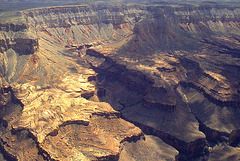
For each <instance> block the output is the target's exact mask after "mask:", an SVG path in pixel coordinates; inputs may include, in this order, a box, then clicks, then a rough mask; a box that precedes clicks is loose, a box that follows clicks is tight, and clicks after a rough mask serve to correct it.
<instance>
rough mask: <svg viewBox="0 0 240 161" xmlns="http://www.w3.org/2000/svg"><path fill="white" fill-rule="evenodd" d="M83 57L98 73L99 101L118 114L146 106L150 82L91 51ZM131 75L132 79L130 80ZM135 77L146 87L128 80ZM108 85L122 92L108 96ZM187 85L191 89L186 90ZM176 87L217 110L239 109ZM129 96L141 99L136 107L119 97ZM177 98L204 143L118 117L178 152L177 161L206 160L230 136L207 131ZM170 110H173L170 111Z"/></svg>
mask: <svg viewBox="0 0 240 161" xmlns="http://www.w3.org/2000/svg"><path fill="white" fill-rule="evenodd" d="M86 54H87V55H86V56H85V59H86V60H87V61H89V60H90V61H89V63H90V65H91V67H92V69H94V70H95V71H96V72H97V73H98V77H97V87H98V91H99V92H98V95H99V98H100V100H102V101H105V102H108V103H110V104H111V105H112V106H113V107H114V108H115V109H116V110H118V111H120V112H122V111H124V110H125V109H126V108H129V107H131V106H136V105H139V104H142V105H143V106H145V105H146V103H144V102H145V101H144V95H145V94H146V89H148V88H151V86H152V85H153V84H152V83H150V82H151V81H150V82H149V81H148V80H149V79H147V78H146V77H143V76H141V75H138V74H140V73H138V74H137V73H136V72H134V71H130V70H129V69H127V68H126V67H124V66H122V65H118V64H117V63H116V62H114V61H113V60H112V59H111V58H110V57H105V56H103V55H102V54H100V53H98V52H96V51H94V50H92V49H89V50H87V52H86ZM93 57H94V58H93ZM100 59H104V61H103V60H100ZM92 60H94V61H96V62H97V61H98V60H100V61H99V62H102V63H101V65H99V66H94V65H93V64H92V63H91V62H92ZM130 75H134V76H130ZM126 77H127V81H126ZM134 77H138V78H139V77H140V78H144V79H142V81H141V82H144V81H145V82H146V84H145V83H144V84H145V85H139V84H137V83H136V82H135V81H134V80H131V79H129V78H134ZM103 82H105V83H103ZM116 82H117V83H116ZM111 83H113V84H114V85H117V86H118V87H116V88H122V89H123V90H121V92H120V93H118V94H117V95H114V92H109V91H111V90H113V89H111V87H110V86H111ZM188 84H190V85H189V86H188ZM177 86H182V88H194V89H196V90H198V91H199V92H201V93H203V95H204V96H205V97H206V99H208V100H209V101H211V102H213V103H214V104H215V103H216V104H218V105H220V106H224V105H229V106H235V108H238V105H237V104H238V103H227V102H221V101H219V100H216V99H214V98H212V97H211V96H210V95H208V94H207V93H205V92H204V90H203V89H201V88H197V87H195V86H194V85H192V84H191V83H186V82H180V83H179V85H177ZM177 88H178V87H176V93H178V91H177ZM124 89H125V90H124ZM132 92H133V93H138V96H140V97H142V98H139V101H136V102H135V101H134V102H135V103H132V104H131V100H128V101H129V102H125V103H122V102H121V100H123V99H126V98H122V97H124V96H125V97H128V96H130V95H131V94H129V93H132ZM112 94H113V95H112ZM123 95H124V96H123ZM176 97H177V101H178V104H179V101H180V102H181V105H182V106H185V107H187V108H188V109H189V111H190V112H191V114H192V115H194V117H195V118H196V120H197V121H198V123H199V131H201V132H203V133H204V134H205V136H206V138H205V139H204V138H203V139H197V140H194V141H192V142H185V141H183V140H181V139H178V138H177V137H176V136H173V135H171V134H169V133H166V132H164V131H160V130H157V129H154V128H153V127H151V126H148V125H146V124H143V123H141V122H138V121H134V120H131V118H128V117H125V116H124V113H121V117H122V118H123V119H125V120H127V121H129V122H132V123H134V125H136V126H138V127H139V128H141V130H142V131H143V132H144V133H145V134H147V135H153V136H157V137H159V138H160V139H162V140H163V141H164V142H166V143H167V144H169V145H171V146H173V147H174V148H176V149H177V150H178V151H179V155H178V156H176V160H180V161H182V160H183V161H184V160H195V159H196V160H198V159H200V160H207V159H208V157H209V154H210V149H211V147H214V146H215V145H217V144H219V143H222V142H225V143H228V138H229V134H228V133H224V132H220V131H217V130H214V129H211V128H209V127H208V126H207V125H205V124H204V123H203V122H202V121H201V120H200V119H199V118H198V117H197V116H196V114H194V113H193V112H192V110H191V109H190V108H189V104H188V103H186V102H184V101H183V100H182V98H181V97H184V96H183V95H181V93H178V96H176ZM130 99H131V98H130ZM119 100H120V101H119ZM114 102H115V103H114ZM128 103H130V104H128ZM114 105H115V106H114ZM148 107H149V106H148ZM156 107H157V108H162V109H163V110H165V111H168V112H171V111H172V110H174V109H175V108H176V107H171V106H166V105H162V104H157V105H155V108H156ZM150 108H154V106H150ZM169 108H170V109H172V110H170V111H169ZM126 111H127V110H126ZM209 147H210V148H209Z"/></svg>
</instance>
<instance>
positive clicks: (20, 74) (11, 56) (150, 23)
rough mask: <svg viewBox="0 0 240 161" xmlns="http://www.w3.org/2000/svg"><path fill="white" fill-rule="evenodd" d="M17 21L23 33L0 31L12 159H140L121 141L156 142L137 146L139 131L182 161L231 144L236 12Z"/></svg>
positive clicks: (127, 9) (122, 9) (72, 9)
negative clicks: (221, 145) (21, 22)
mask: <svg viewBox="0 0 240 161" xmlns="http://www.w3.org/2000/svg"><path fill="white" fill-rule="evenodd" d="M22 14H23V17H24V21H23V22H24V24H25V26H24V25H23V26H21V25H20V26H19V25H17V24H18V23H16V24H14V25H9V23H6V24H2V25H1V26H2V27H1V31H0V39H1V41H0V52H1V55H0V58H1V61H0V71H1V73H2V76H3V77H4V79H5V80H6V81H7V82H8V85H7V86H8V87H5V86H2V89H3V90H2V91H1V92H0V95H1V96H3V97H1V100H0V101H1V106H2V107H3V108H5V109H7V108H6V107H12V108H13V107H15V108H16V109H17V110H16V109H13V110H12V111H16V112H17V111H18V112H17V113H14V112H13V113H12V114H9V113H7V114H4V115H3V116H1V120H2V121H1V122H2V127H3V131H4V132H3V133H2V134H1V136H0V137H1V139H2V148H3V149H4V150H5V151H6V153H7V154H8V155H9V156H11V157H13V158H15V159H16V158H17V159H23V160H24V159H25V160H28V159H29V158H27V157H29V156H28V153H27V151H25V150H23V149H21V150H23V151H24V153H23V154H24V155H26V156H27V157H24V156H23V155H22V153H20V151H18V150H17V149H16V146H18V145H20V144H23V145H24V147H25V146H26V147H31V149H32V151H31V153H33V154H34V155H33V156H32V157H33V158H34V159H38V160H41V159H43V158H45V159H49V160H70V159H73V160H76V159H79V158H81V159H83V160H117V159H123V158H125V157H127V158H129V159H135V158H138V156H136V155H133V156H132V157H129V154H130V153H133V151H135V150H136V149H133V148H132V143H127V144H128V145H126V146H124V144H125V142H126V141H129V142H131V141H137V140H138V141H137V142H136V147H137V148H140V149H142V147H143V146H146V147H147V145H145V144H146V143H145V142H148V141H149V140H151V141H149V142H151V143H152V141H153V140H154V139H152V138H151V139H149V138H147V140H146V141H143V140H139V139H140V136H142V132H141V130H140V129H139V128H138V127H140V128H141V129H142V131H143V132H144V133H146V134H149V135H154V136H156V137H158V138H160V139H162V140H163V141H165V142H166V143H167V144H169V145H171V146H173V147H174V148H175V149H177V150H178V151H179V155H178V157H177V158H176V159H178V160H192V159H196V158H198V159H199V158H202V159H207V158H208V156H209V152H210V153H211V151H209V149H211V148H208V147H209V146H215V145H216V143H219V142H227V141H228V142H229V143H230V145H231V146H237V145H238V140H239V138H238V132H236V130H237V129H239V125H240V123H239V117H238V115H239V98H240V95H239V91H240V86H239V80H240V77H239V76H240V71H239V66H240V64H239V56H238V55H239V47H238V46H239V43H240V42H239V36H238V35H239V33H240V28H239V24H238V21H239V15H240V13H239V6H237V5H236V6H228V5H226V6H225V5H214V4H211V5H190V4H188V5H175V6H169V5H157V4H155V5H138V4H131V5H123V4H121V5H103V4H100V5H78V6H59V7H46V8H36V9H30V10H26V11H23V12H22ZM7 26H8V27H7ZM25 27H26V28H25ZM90 68H91V69H90ZM92 69H93V70H92ZM13 96H14V99H13ZM2 98H3V99H2ZM14 100H15V101H16V102H15V104H14V105H13V104H11V103H12V102H14ZM99 101H102V102H99ZM104 102H107V103H104ZM108 103H109V104H110V105H109V104H108ZM20 107H21V108H20ZM113 108H114V109H115V110H114V109H113ZM8 109H11V108H8ZM116 110H117V111H116ZM14 115H16V116H17V117H15V118H13V116H14ZM11 118H13V119H11ZM125 120H128V121H129V122H132V123H134V124H135V125H133V124H132V123H129V122H127V121H125ZM6 124H7V125H8V126H6ZM136 126H138V127H136ZM228 137H229V138H228ZM19 138H23V140H20V139H19ZM148 139H149V140H148ZM160 142H161V141H159V139H157V144H159V145H161V146H165V145H164V144H163V143H162V142H161V143H160ZM29 144H31V145H32V146H29ZM120 146H123V153H122V154H121V148H120ZM149 147H150V148H151V147H153V149H154V151H152V152H159V151H158V150H159V149H156V148H155V147H156V145H155V144H149ZM215 148H216V147H215ZM26 149H28V148H26ZM167 149H169V148H167ZM170 149H171V154H173V153H172V151H174V150H173V148H170ZM144 152H146V153H148V154H149V155H152V154H153V153H152V152H149V151H148V149H144ZM124 153H125V154H124ZM159 153H160V152H159ZM35 154H36V155H35ZM135 154H137V152H136V153H135ZM213 154H214V153H213ZM119 155H120V156H119ZM159 156H162V155H159ZM212 156H214V155H211V154H210V158H211V157H212ZM167 158H170V159H173V155H171V157H167ZM30 159H32V158H30Z"/></svg>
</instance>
